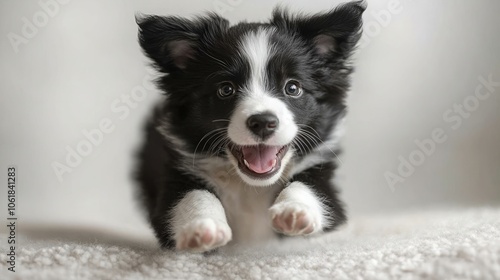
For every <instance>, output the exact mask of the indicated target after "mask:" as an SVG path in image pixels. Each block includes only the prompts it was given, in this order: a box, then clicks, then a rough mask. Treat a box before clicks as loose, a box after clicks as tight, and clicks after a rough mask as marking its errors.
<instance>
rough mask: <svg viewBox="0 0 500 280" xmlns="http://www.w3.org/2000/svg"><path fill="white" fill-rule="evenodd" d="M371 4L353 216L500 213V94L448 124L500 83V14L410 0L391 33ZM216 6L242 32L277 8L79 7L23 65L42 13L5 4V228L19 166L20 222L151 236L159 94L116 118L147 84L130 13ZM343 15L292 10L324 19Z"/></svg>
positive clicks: (30, 5)
mask: <svg viewBox="0 0 500 280" xmlns="http://www.w3.org/2000/svg"><path fill="white" fill-rule="evenodd" d="M41 2H43V3H44V2H51V1H41ZM369 2H370V3H369V8H368V10H367V11H366V13H365V16H364V19H365V26H366V27H367V28H369V29H368V30H365V32H366V34H365V37H364V38H365V40H366V41H365V43H366V44H365V45H364V46H363V47H362V48H360V49H359V51H358V53H357V55H356V65H357V71H356V73H355V74H354V76H353V83H354V85H353V90H352V92H351V95H350V97H349V105H350V114H349V118H348V131H347V134H346V137H345V141H344V147H345V152H344V154H343V155H342V157H341V158H342V161H343V165H342V168H341V170H340V173H339V182H340V186H341V189H342V198H343V200H344V201H345V202H346V204H347V205H348V207H349V209H350V213H352V214H353V215H356V214H363V213H372V212H395V211H405V210H409V209H424V208H427V207H440V208H441V207H450V206H452V207H456V206H460V205H464V206H472V205H498V204H499V202H500V147H499V145H500V102H499V101H500V87H497V88H496V91H495V92H493V93H492V94H491V95H490V97H489V98H487V99H486V100H483V101H480V102H479V106H478V108H477V109H476V110H475V111H473V112H471V114H470V117H469V118H467V119H465V118H464V119H463V123H462V125H461V126H460V127H459V128H458V129H456V130H454V129H452V128H451V125H452V124H451V123H449V122H446V121H445V120H444V119H443V113H445V112H446V111H447V110H449V109H453V106H454V104H455V103H457V104H458V103H462V102H463V100H464V99H465V98H467V97H468V96H473V95H474V92H475V89H476V87H477V86H478V85H479V84H480V83H479V81H478V77H479V76H483V77H485V78H487V77H488V76H489V75H492V78H493V80H494V81H500V32H499V26H500V17H498V12H499V11H500V2H499V1H486V0H482V1H465V0H463V1H456V0H447V1H431V0H427V1H408V0H401V1H399V3H400V4H399V8H398V9H397V10H398V12H397V13H392V14H391V18H390V19H388V18H387V17H384V20H381V19H380V16H379V17H378V18H379V19H377V16H376V14H378V15H382V14H385V15H387V13H388V12H387V11H388V7H389V1H369ZM220 3H229V4H233V5H235V6H234V7H231V10H226V11H223V15H224V16H225V17H227V18H228V19H229V20H230V21H231V22H232V23H235V22H237V21H240V20H248V21H263V20H266V19H268V18H269V17H270V13H271V11H272V9H273V7H274V6H276V4H277V3H278V2H277V1H250V0H239V1H238V0H229V1H227V0H220V1H219V0H217V1H206V0H203V1H202V0H199V1H158V0H156V1H154V0H148V1H118V0H104V1H101V0H99V1H98V0H92V1H89V0H85V1H83V0H82V1H81V0H73V1H70V2H69V3H67V4H64V5H62V4H61V5H59V11H57V12H55V13H54V15H53V17H49V18H48V22H47V23H46V25H44V26H40V27H38V28H37V29H38V30H37V31H36V32H35V35H34V36H33V37H32V38H28V39H27V42H26V43H25V44H24V43H23V44H20V45H18V46H17V48H18V52H16V51H15V49H16V48H15V47H13V45H12V43H11V42H10V39H9V37H8V36H9V34H12V33H15V34H18V35H19V36H23V35H22V29H23V26H24V25H25V22H24V21H23V18H24V17H25V18H27V19H28V20H29V21H30V22H32V23H33V16H34V15H36V13H39V12H40V11H43V9H42V8H41V6H40V4H39V2H38V1H1V2H0V23H1V24H0V61H1V64H0V94H1V102H0V132H1V138H0V182H4V183H0V193H1V195H0V196H1V197H2V199H1V200H0V207H1V208H0V213H2V214H1V216H3V215H5V213H6V205H5V204H6V203H5V202H6V199H4V197H5V195H6V183H5V182H6V169H7V166H8V165H11V164H13V165H16V166H17V168H18V180H19V183H18V205H19V206H18V207H19V209H18V216H19V217H20V219H22V220H23V221H25V222H37V223H42V224H88V225H94V226H122V227H126V228H131V229H132V228H135V229H137V228H145V227H146V225H145V222H144V219H143V218H142V216H141V212H140V211H139V209H138V207H137V204H136V202H135V201H134V196H133V183H132V181H131V180H130V178H131V176H132V168H133V158H134V153H135V151H136V150H137V148H138V145H139V143H140V140H141V125H142V123H143V121H144V119H145V117H146V116H147V114H148V112H149V110H150V109H151V107H152V105H153V104H154V102H155V101H156V100H158V99H159V97H160V94H159V93H158V92H157V91H156V90H148V91H147V92H148V95H147V98H146V99H145V100H143V101H141V102H138V103H137V104H136V105H137V106H136V108H134V109H131V111H130V114H129V115H128V116H127V117H126V118H124V119H123V120H121V119H120V118H119V117H120V116H121V114H119V113H115V112H113V111H112V109H111V104H113V102H120V98H121V96H122V95H130V94H131V92H132V90H133V89H134V88H135V87H137V86H141V85H142V84H143V79H144V78H145V77H146V79H149V77H147V72H146V68H145V66H146V65H147V63H148V61H147V60H146V59H145V57H144V56H143V55H142V53H141V51H140V49H139V46H138V44H137V27H136V24H135V21H134V14H135V13H136V12H142V13H145V14H160V15H180V16H192V15H196V14H199V13H201V12H203V11H207V10H214V9H217V7H220ZM336 3H339V2H338V1H328V0H324V1H311V0H308V1H294V2H293V3H288V4H286V5H287V6H289V7H290V9H291V10H293V11H307V12H320V11H324V10H327V9H330V8H332V7H333V6H335V4H336ZM380 11H386V12H380ZM42 19H43V18H42ZM368 34H369V35H368ZM146 86H148V87H150V86H151V85H150V83H149V84H147V85H146ZM116 100H118V101H116ZM120 104H122V105H123V103H120ZM104 118H109V119H110V120H111V121H112V122H113V125H114V127H115V128H114V131H113V132H111V133H109V134H106V135H105V136H104V138H103V141H102V143H101V144H100V145H98V146H95V147H93V151H92V152H91V153H90V154H89V155H88V156H87V157H84V158H83V160H82V162H81V163H80V164H79V165H78V166H77V167H76V168H73V169H72V172H71V173H66V174H64V175H63V181H62V182H60V181H59V180H58V178H57V176H56V174H55V172H54V171H53V168H52V163H53V162H56V161H57V162H60V163H65V157H66V154H67V151H66V147H67V146H69V147H71V148H73V149H75V148H76V146H77V145H78V143H79V142H81V141H82V140H83V139H85V138H84V136H83V134H82V130H83V129H87V130H91V129H96V128H98V126H99V122H100V121H101V120H102V119H104ZM435 128H442V129H443V130H444V131H445V133H446V135H447V140H446V142H444V143H442V144H438V145H437V147H436V151H435V152H434V153H432V154H431V155H430V156H427V157H426V158H425V161H424V162H423V164H421V165H420V166H417V167H416V168H415V171H414V173H413V174H412V175H411V176H409V177H408V178H406V179H405V181H404V182H403V183H399V184H397V185H396V186H395V187H394V189H393V190H391V188H390V187H389V185H388V183H387V181H386V179H385V178H384V173H385V172H387V171H390V172H393V173H396V174H397V168H398V165H399V164H400V160H399V159H398V157H399V156H403V157H404V158H406V159H408V157H409V155H410V153H411V152H412V151H414V150H416V149H417V147H416V145H415V143H414V141H415V140H416V139H419V140H422V139H424V138H429V137H430V136H431V133H432V131H433V129H435Z"/></svg>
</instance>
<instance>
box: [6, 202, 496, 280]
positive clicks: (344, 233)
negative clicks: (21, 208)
mask: <svg viewBox="0 0 500 280" xmlns="http://www.w3.org/2000/svg"><path fill="white" fill-rule="evenodd" d="M28 232H29V231H28ZM48 232H50V234H51V237H50V238H49V237H47V236H46V234H43V233H41V232H38V234H34V233H36V230H31V233H30V234H29V235H30V236H29V237H27V238H24V239H21V237H19V238H20V242H21V244H20V245H19V249H18V251H17V253H18V263H17V266H16V269H17V272H15V273H11V272H8V271H7V268H6V255H5V253H4V252H5V251H4V249H5V245H6V244H7V241H6V240H5V237H6V235H5V233H3V234H2V235H1V240H0V242H1V247H0V248H2V253H1V256H0V260H1V262H0V269H1V272H0V278H1V279H65V280H66V279H500V208H481V209H469V210H454V211H425V212H414V213H406V214H397V215H391V216H389V215H387V216H382V215H379V216H375V217H365V218H358V219H352V220H351V222H350V224H349V225H348V226H347V227H345V228H343V229H342V230H340V231H337V232H334V233H329V234H325V235H322V236H319V237H315V238H310V239H303V238H299V239H294V240H291V239H288V240H286V241H284V242H276V243H273V244H271V245H269V246H267V247H266V248H262V247H261V248H253V249H240V250H237V251H233V252H225V253H222V252H221V253H217V254H212V255H208V256H203V255H195V254H179V253H173V252H165V251H160V250H158V249H156V246H155V244H154V242H153V241H152V240H151V239H150V236H145V237H143V238H142V239H141V238H128V239H127V238H124V237H123V236H126V235H124V234H122V235H121V237H120V235H117V234H110V233H109V232H108V233H105V232H101V233H99V231H94V233H88V232H85V231H83V232H80V233H81V234H82V235H83V236H80V237H78V238H76V237H74V238H72V239H71V238H69V239H68V238H63V239H61V238H60V236H66V237H67V236H73V235H71V234H69V233H68V232H67V231H66V232H65V231H62V230H59V231H58V232H56V233H54V232H52V231H48V230H46V233H48ZM73 232H79V231H78V230H73ZM54 234H56V235H54ZM58 235H59V236H58ZM5 276H7V277H5Z"/></svg>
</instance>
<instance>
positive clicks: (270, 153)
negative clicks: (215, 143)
mask: <svg viewBox="0 0 500 280" xmlns="http://www.w3.org/2000/svg"><path fill="white" fill-rule="evenodd" d="M229 150H230V151H231V153H232V154H233V156H234V157H235V158H236V159H237V160H238V167H239V169H240V170H241V171H242V172H243V173H245V174H246V175H248V176H250V177H254V178H258V179H267V178H269V177H271V176H273V175H274V174H276V172H278V171H279V170H280V167H281V160H282V159H283V156H284V155H285V154H286V153H287V151H288V145H286V146H267V145H263V144H260V145H254V146H239V145H236V144H230V145H229Z"/></svg>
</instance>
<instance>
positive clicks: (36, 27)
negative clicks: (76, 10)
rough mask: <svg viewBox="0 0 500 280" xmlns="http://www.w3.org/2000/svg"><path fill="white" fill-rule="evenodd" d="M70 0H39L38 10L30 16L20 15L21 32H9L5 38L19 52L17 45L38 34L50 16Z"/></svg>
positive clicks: (25, 42)
mask: <svg viewBox="0 0 500 280" xmlns="http://www.w3.org/2000/svg"><path fill="white" fill-rule="evenodd" d="M69 2H71V0H40V1H38V6H39V7H40V10H38V11H36V12H35V13H33V15H32V16H31V18H27V17H22V18H21V22H22V27H21V32H20V33H19V34H18V33H14V32H9V34H7V38H8V39H9V42H10V45H11V46H12V49H13V50H14V52H15V53H19V47H20V46H21V45H23V44H24V45H26V44H28V43H29V41H30V40H31V39H33V38H35V37H36V35H38V33H39V31H40V29H41V28H44V27H45V26H47V24H49V21H50V19H51V18H54V17H55V16H57V15H58V14H59V12H60V11H61V6H62V5H66V4H68V3H69Z"/></svg>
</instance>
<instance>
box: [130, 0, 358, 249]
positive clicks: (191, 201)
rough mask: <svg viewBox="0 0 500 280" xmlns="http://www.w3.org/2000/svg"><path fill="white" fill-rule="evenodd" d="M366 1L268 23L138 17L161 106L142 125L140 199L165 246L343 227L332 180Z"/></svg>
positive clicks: (278, 14) (281, 15)
mask: <svg viewBox="0 0 500 280" xmlns="http://www.w3.org/2000/svg"><path fill="white" fill-rule="evenodd" d="M364 10H365V6H364V3H363V2H362V1H357V2H350V3H345V4H342V5H340V6H338V7H337V8H335V9H333V10H331V11H329V12H325V13H321V14H316V15H307V16H306V15H300V14H299V15H290V14H289V13H288V12H287V11H284V10H281V9H277V10H275V11H274V13H273V15H272V19H271V20H270V21H269V22H265V23H246V22H243V23H239V24H237V25H234V26H230V24H229V22H228V21H227V20H226V19H224V18H222V17H220V16H218V15H216V14H208V15H206V16H202V17H198V18H195V19H185V18H180V17H174V16H171V17H163V16H143V17H141V18H138V19H137V22H138V25H139V42H140V45H141V47H142V49H143V50H144V53H145V54H146V55H147V56H148V57H149V58H150V59H151V60H152V61H153V64H154V66H155V67H156V69H157V70H158V71H159V72H160V74H161V75H160V77H159V79H158V81H157V82H158V87H159V88H160V89H161V90H162V91H164V93H165V100H164V102H163V104H161V106H159V107H158V108H157V110H156V111H155V113H154V116H153V118H152V119H151V120H150V121H149V123H148V125H147V127H146V139H145V143H144V146H143V147H142V149H141V152H140V155H139V166H138V174H137V178H138V181H139V185H140V193H141V196H142V198H143V201H144V204H145V206H146V209H147V212H148V216H149V220H150V222H151V224H152V227H153V228H154V231H155V233H156V236H157V238H158V240H159V242H160V244H161V245H162V247H165V248H176V249H178V250H190V251H197V252H204V251H210V250H213V249H215V248H218V247H220V246H224V245H226V244H227V243H228V242H230V241H231V240H232V242H234V243H249V242H250V243H252V242H259V241H264V240H266V239H269V238H272V237H273V236H276V235H287V236H303V235H311V234H316V233H320V232H324V231H329V230H332V229H334V228H335V227H337V226H338V225H340V224H342V223H344V222H345V220H346V216H345V213H344V209H343V205H342V203H341V202H340V201H339V199H338V195H337V192H336V190H335V188H334V186H333V184H332V178H333V175H334V170H335V168H336V166H337V163H336V162H337V160H338V159H337V155H336V152H338V151H339V147H338V141H339V137H340V135H341V133H342V122H343V119H344V116H345V114H346V105H345V97H346V91H347V90H348V88H349V75H350V74H351V72H352V67H351V65H350V63H349V59H350V57H351V54H352V52H353V50H354V49H355V45H356V43H357V41H358V40H359V38H360V34H361V26H362V14H363V11H364Z"/></svg>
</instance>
